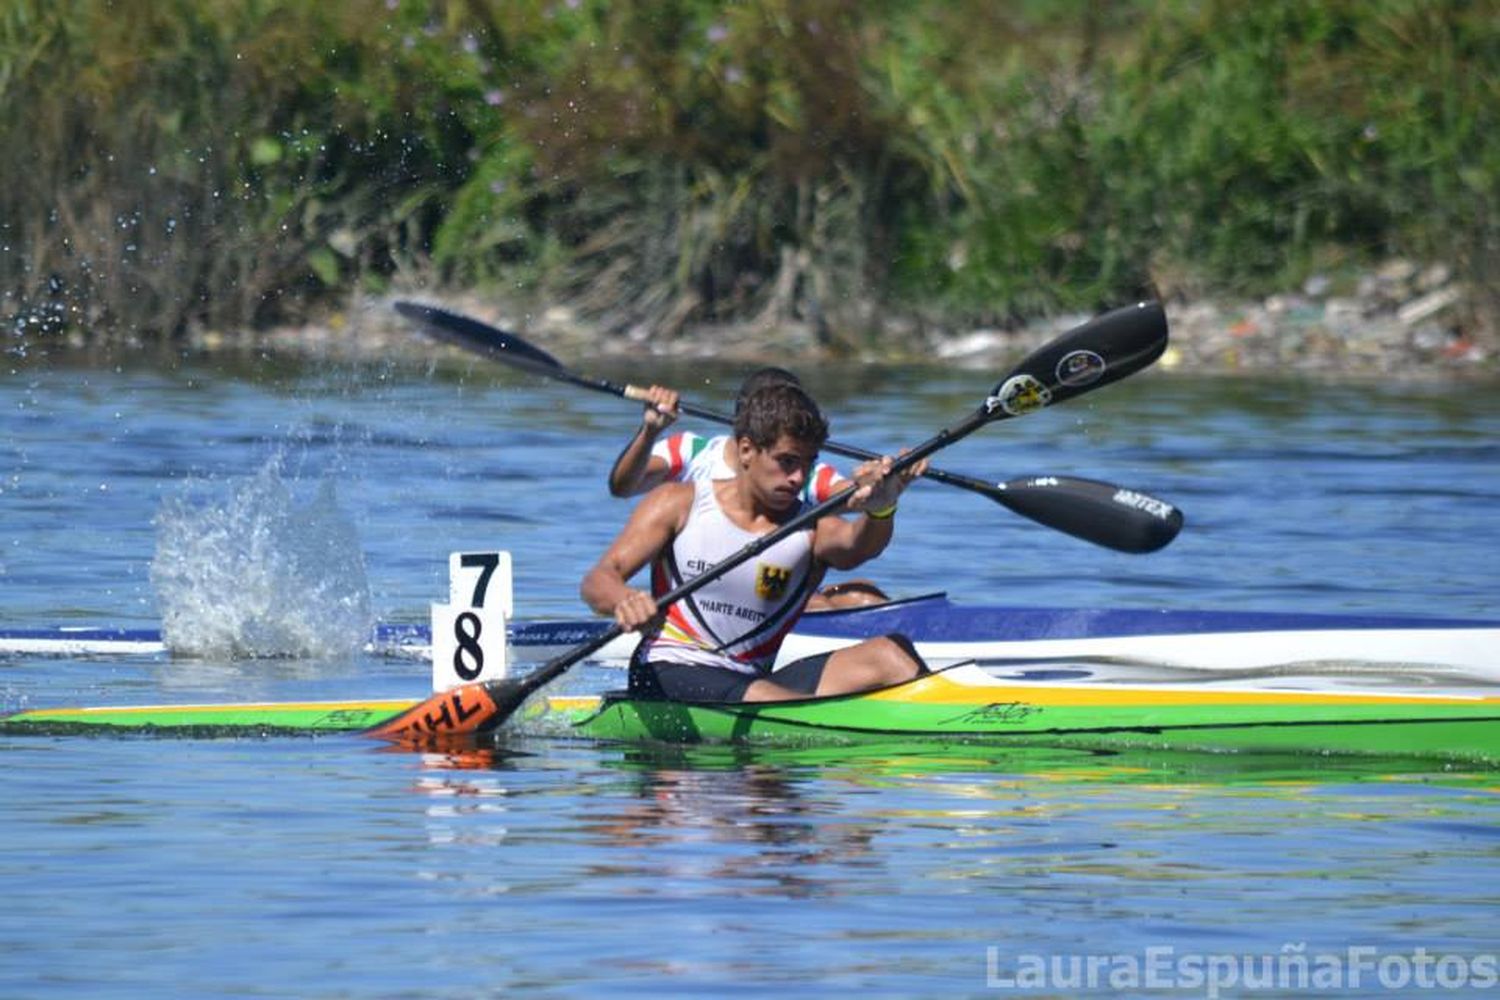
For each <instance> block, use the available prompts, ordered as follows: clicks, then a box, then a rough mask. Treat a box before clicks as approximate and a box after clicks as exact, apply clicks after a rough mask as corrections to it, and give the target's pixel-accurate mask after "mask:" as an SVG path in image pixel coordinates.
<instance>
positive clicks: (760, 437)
mask: <svg viewBox="0 0 1500 1000" xmlns="http://www.w3.org/2000/svg"><path fill="white" fill-rule="evenodd" d="M782 435H786V436H787V437H790V438H793V439H794V440H797V441H801V442H803V443H806V444H811V445H813V446H814V447H816V448H822V447H823V442H824V441H827V440H828V421H827V420H825V419H824V418H823V413H822V411H821V410H819V409H818V404H817V403H815V402H813V399H812V397H811V396H809V395H808V394H807V393H805V392H803V391H802V389H801V387H799V386H796V385H792V384H790V383H787V382H781V383H779V384H775V385H767V386H763V387H762V388H759V389H756V390H755V391H754V392H752V393H750V394H749V395H748V396H746V397H745V403H744V405H743V406H741V407H740V410H739V412H738V413H736V414H735V416H734V436H735V438H736V439H739V438H749V439H750V443H751V444H753V445H755V447H757V448H769V447H771V446H772V445H773V444H775V443H776V442H777V441H778V440H779V439H780V438H781V437H782Z"/></svg>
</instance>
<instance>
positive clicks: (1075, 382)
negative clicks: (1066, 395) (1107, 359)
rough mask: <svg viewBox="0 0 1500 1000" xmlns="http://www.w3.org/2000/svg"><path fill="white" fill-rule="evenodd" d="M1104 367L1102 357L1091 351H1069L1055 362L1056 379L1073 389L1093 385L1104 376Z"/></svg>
mask: <svg viewBox="0 0 1500 1000" xmlns="http://www.w3.org/2000/svg"><path fill="white" fill-rule="evenodd" d="M1106 367H1108V366H1107V365H1106V364H1105V363H1104V359H1103V358H1101V357H1100V356H1099V355H1097V354H1095V353H1094V352H1093V351H1069V352H1068V353H1067V354H1064V355H1063V358H1062V360H1061V361H1059V362H1058V363H1057V369H1056V375H1057V381H1058V382H1060V383H1062V384H1063V385H1068V386H1072V387H1073V388H1075V389H1076V388H1078V387H1079V386H1084V385H1093V384H1094V383H1095V382H1097V381H1099V379H1101V378H1102V377H1103V376H1104V369H1105V368H1106Z"/></svg>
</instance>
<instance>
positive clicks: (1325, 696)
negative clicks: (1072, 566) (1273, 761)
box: [859, 674, 1500, 711]
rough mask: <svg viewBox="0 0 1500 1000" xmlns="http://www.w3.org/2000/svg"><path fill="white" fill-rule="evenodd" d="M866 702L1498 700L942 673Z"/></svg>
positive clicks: (1496, 701) (1499, 702) (1498, 703)
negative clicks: (989, 679)
mask: <svg viewBox="0 0 1500 1000" xmlns="http://www.w3.org/2000/svg"><path fill="white" fill-rule="evenodd" d="M859 697H860V698H861V699H862V700H869V701H901V702H913V703H919V704H928V705H973V704H978V703H981V702H983V703H986V704H988V703H990V702H997V701H1016V702H1025V703H1027V704H1030V705H1040V706H1049V705H1050V706H1057V707H1065V706H1078V707H1096V706H1104V707H1116V706H1118V707H1124V706H1129V705H1464V706H1468V707H1475V706H1482V705H1493V706H1494V707H1495V708H1496V710H1497V711H1500V698H1494V697H1486V696H1483V695H1426V694H1353V693H1348V694H1346V693H1342V692H1329V691H1243V690H1240V691H1189V690H1185V689H1183V688H1181V687H1171V688H1152V687H1105V686H1102V685H1092V684H1091V685H1072V686H1066V687H1061V686H1058V685H1055V684H1036V685H1014V684H995V685H990V684H965V683H961V682H958V681H953V680H950V679H949V678H947V677H945V676H944V675H942V674H931V675H929V676H926V677H919V678H917V679H916V680H914V681H911V682H910V683H907V684H901V685H898V686H896V687H891V688H883V689H881V690H879V691H870V692H867V693H865V694H862V695H860V696H859Z"/></svg>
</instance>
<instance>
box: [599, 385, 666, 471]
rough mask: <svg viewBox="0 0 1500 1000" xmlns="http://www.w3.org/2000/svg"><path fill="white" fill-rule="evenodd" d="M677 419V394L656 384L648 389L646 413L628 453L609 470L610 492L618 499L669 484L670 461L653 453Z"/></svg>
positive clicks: (623, 452) (633, 436)
mask: <svg viewBox="0 0 1500 1000" xmlns="http://www.w3.org/2000/svg"><path fill="white" fill-rule="evenodd" d="M676 419H677V391H676V390H675V389H668V388H666V387H664V386H660V385H653V386H652V387H651V388H650V389H647V390H646V411H645V413H643V414H642V415H641V425H640V426H639V427H637V428H636V431H635V434H634V435H632V436H631V438H630V441H629V443H627V444H626V445H625V450H624V451H622V452H620V457H619V458H616V459H615V464H614V466H613V467H611V468H610V470H609V492H610V493H611V494H612V495H614V496H617V497H631V496H635V495H636V494H638V493H645V492H647V491H648V490H651V489H654V488H656V487H657V486H660V485H661V484H662V483H664V482H666V481H667V475H668V473H669V471H670V468H669V466H668V464H667V461H666V459H664V458H662V457H661V456H659V455H653V454H651V448H652V446H653V445H655V444H656V438H657V436H658V435H660V434H661V432H662V431H664V430H666V429H667V428H668V427H670V426H671V425H672V422H673V421H674V420H676Z"/></svg>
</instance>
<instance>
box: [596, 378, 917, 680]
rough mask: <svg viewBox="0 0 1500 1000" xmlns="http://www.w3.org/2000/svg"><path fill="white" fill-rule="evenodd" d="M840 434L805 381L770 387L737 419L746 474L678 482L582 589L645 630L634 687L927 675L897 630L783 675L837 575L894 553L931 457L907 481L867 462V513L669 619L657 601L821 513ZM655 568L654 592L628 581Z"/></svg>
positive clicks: (723, 584)
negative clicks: (792, 643) (897, 520)
mask: <svg viewBox="0 0 1500 1000" xmlns="http://www.w3.org/2000/svg"><path fill="white" fill-rule="evenodd" d="M827 436H828V424H827V422H826V421H825V420H824V419H823V416H822V414H821V413H820V412H819V411H818V407H817V404H816V403H814V402H813V401H812V399H811V398H810V397H808V395H807V394H806V393H805V392H803V391H802V390H801V389H800V388H799V387H797V386H795V385H791V384H787V383H785V382H782V383H780V384H775V385H769V386H765V387H763V388H760V389H758V390H755V391H753V392H752V393H751V394H750V395H749V397H748V398H747V399H746V400H745V402H744V405H743V406H742V407H741V409H740V411H739V412H738V413H737V414H736V416H735V423H734V436H733V439H732V442H733V445H734V450H733V452H732V453H731V457H730V463H729V464H730V467H731V468H732V470H733V478H730V479H707V478H703V479H698V480H695V481H691V482H669V483H665V484H663V485H661V486H659V487H657V488H656V489H654V490H652V491H651V493H649V494H648V495H647V496H646V498H645V499H644V500H642V501H641V503H640V504H639V505H638V506H637V507H636V509H635V510H634V512H632V514H631V516H630V519H629V521H628V522H627V523H626V525H625V528H624V529H623V530H622V531H621V532H620V535H619V536H618V537H617V538H616V539H615V540H614V542H613V543H611V545H610V547H609V548H608V549H607V550H606V551H605V552H604V554H603V556H601V557H600V559H599V562H598V563H597V564H595V566H594V567H593V569H591V570H589V572H588V574H587V575H586V576H585V577H584V580H583V584H582V586H581V588H580V592H581V593H582V595H583V598H584V600H585V601H586V602H588V604H589V606H590V607H592V608H593V609H594V610H595V611H598V612H600V613H601V614H607V615H610V616H612V617H613V618H614V619H615V621H616V623H617V624H618V625H620V626H621V627H622V628H625V629H637V630H641V631H642V633H643V635H642V639H641V643H640V645H639V646H638V647H637V648H636V652H635V655H634V656H633V657H632V660H631V669H630V685H631V688H632V690H634V691H636V692H639V693H643V694H644V693H650V694H654V695H656V696H664V697H667V698H672V699H677V700H684V701H779V700H785V699H791V698H805V697H808V696H809V695H813V694H817V695H832V694H845V693H848V692H851V691H860V690H865V689H868V688H874V687H882V686H885V685H888V684H895V683H899V682H901V681H905V680H909V679H910V678H912V677H915V676H917V675H918V674H919V673H922V672H924V671H925V670H926V667H925V665H924V664H923V663H922V660H921V658H920V657H919V656H918V655H917V653H916V650H915V649H914V648H913V647H912V645H911V643H910V642H909V641H908V640H906V639H905V638H904V637H902V636H894V635H888V636H881V637H879V638H875V639H868V640H865V641H864V642H861V643H858V644H857V645H854V646H849V647H846V648H844V649H840V650H837V651H834V652H832V653H825V654H820V655H818V656H814V657H809V658H806V659H803V660H799V661H797V662H796V663H792V664H790V665H788V666H786V667H783V668H782V669H781V670H779V671H777V672H776V674H775V676H774V679H772V675H771V666H772V664H773V663H774V662H775V659H776V653H777V650H778V649H779V648H780V646H781V642H782V640H783V639H784V638H785V637H786V634H787V633H788V632H790V631H791V629H792V626H793V625H794V624H795V623H796V621H797V619H798V618H799V617H800V616H801V614H802V612H803V611H804V610H805V607H806V605H807V602H808V599H809V598H810V597H811V596H812V594H813V593H814V592H815V591H816V589H817V585H818V583H819V582H820V581H821V579H822V576H823V573H824V572H825V570H826V569H828V568H829V567H832V568H834V569H840V570H849V569H853V568H854V567H856V566H859V565H861V564H862V563H864V562H866V561H868V560H870V559H873V558H874V557H875V556H877V555H879V554H880V553H881V552H882V551H884V550H885V547H886V546H887V545H888V544H889V543H890V540H891V534H892V528H893V515H894V514H895V512H896V503H897V500H898V498H899V497H900V495H901V492H902V491H903V490H904V489H905V488H906V485H907V484H908V483H909V482H910V481H911V479H912V478H914V477H915V476H917V475H920V474H921V472H922V471H923V469H924V467H925V465H926V463H925V462H919V463H917V464H915V465H914V466H912V467H911V468H909V469H907V470H905V471H904V472H902V473H900V474H896V475H888V474H887V473H888V472H889V469H890V464H891V460H890V459H889V458H883V459H880V460H878V461H874V462H866V463H864V464H863V465H861V466H860V467H859V468H858V469H857V470H856V472H855V482H856V483H858V484H859V488H858V490H856V492H855V493H854V495H853V496H852V497H851V498H850V501H849V503H848V505H847V509H848V510H849V511H851V512H852V513H855V514H856V516H855V517H853V518H849V519H846V518H843V517H837V516H828V517H824V518H822V519H820V520H818V521H817V522H816V523H815V524H813V525H812V526H810V527H808V528H806V529H804V530H802V531H799V532H796V533H795V534H792V535H790V536H788V537H787V538H785V539H783V540H782V541H780V542H779V543H777V544H775V545H773V546H771V547H770V548H769V549H767V550H766V551H765V552H762V553H760V554H759V556H758V557H757V558H755V559H751V560H749V561H747V562H746V563H745V564H744V565H742V566H738V567H736V568H734V569H732V570H730V571H729V572H727V573H725V574H724V575H723V576H721V577H719V578H718V579H716V580H714V581H712V582H710V583H708V584H707V585H706V586H703V587H702V588H700V589H699V590H698V592H697V593H696V594H695V595H693V596H692V597H691V598H685V599H684V600H682V601H679V602H678V603H676V604H673V605H672V606H670V607H668V608H667V609H666V611H665V614H662V612H661V610H660V609H659V608H658V606H657V603H656V597H657V596H660V595H662V594H665V593H667V592H668V591H670V590H672V589H674V588H675V587H677V586H678V585H679V584H680V583H682V582H683V581H684V580H685V579H688V578H691V577H693V576H695V575H697V574H698V573H699V572H701V571H702V570H703V569H704V568H706V567H709V566H713V565H715V564H717V563H720V562H722V561H723V560H724V559H725V558H726V557H727V556H729V555H732V554H733V553H734V552H736V551H738V550H740V549H742V548H744V547H745V545H747V544H748V543H750V542H752V541H753V540H754V539H756V538H758V537H760V536H763V535H767V534H770V533H771V532H773V531H775V530H776V529H777V528H778V527H779V526H780V525H782V524H785V523H787V522H788V521H790V520H792V519H793V518H794V517H796V516H797V515H798V514H800V513H801V512H802V511H804V510H806V509H808V507H809V504H808V501H807V499H806V497H805V494H804V489H805V487H806V484H807V478H808V475H809V473H810V472H811V470H812V469H813V467H814V464H815V462H816V459H817V453H818V449H819V448H820V447H821V446H822V444H823V442H824V440H825V439H826V438H827ZM647 563H650V564H651V567H652V572H651V591H650V592H649V593H648V592H647V591H644V590H638V589H635V588H632V587H631V586H630V584H629V582H628V581H629V580H630V578H631V577H632V576H634V575H635V574H636V573H637V572H638V571H640V570H641V569H642V568H643V567H645V566H646V565H647Z"/></svg>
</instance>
